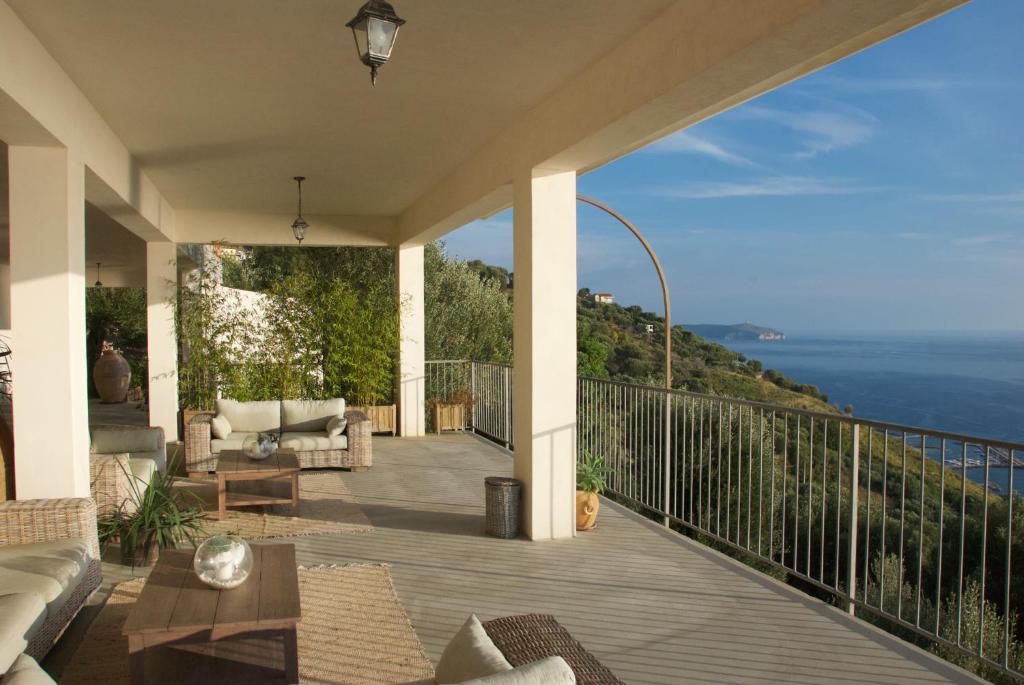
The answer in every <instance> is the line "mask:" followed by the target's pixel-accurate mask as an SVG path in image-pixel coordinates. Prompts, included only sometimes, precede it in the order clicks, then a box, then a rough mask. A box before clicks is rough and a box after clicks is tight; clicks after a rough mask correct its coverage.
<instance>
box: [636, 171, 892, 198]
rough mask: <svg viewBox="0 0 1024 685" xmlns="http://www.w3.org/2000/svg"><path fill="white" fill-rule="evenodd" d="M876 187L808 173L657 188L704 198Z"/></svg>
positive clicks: (828, 192)
mask: <svg viewBox="0 0 1024 685" xmlns="http://www.w3.org/2000/svg"><path fill="white" fill-rule="evenodd" d="M873 190H876V189H875V188H868V187H864V186H856V185H851V184H849V183H844V182H839V181H832V180H825V179H819V178H813V177H808V176H772V177H768V178H761V179H757V180H754V181H746V182H728V181H726V182H720V183H692V184H689V185H683V186H676V187H666V188H659V189H656V190H655V191H654V192H655V193H656V194H657V195H660V196H662V197H670V198H680V199H690V200H703V199H711V198H721V197H784V196H793V195H849V194H852V193H866V192H871V191H873Z"/></svg>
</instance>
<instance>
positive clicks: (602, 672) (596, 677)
mask: <svg viewBox="0 0 1024 685" xmlns="http://www.w3.org/2000/svg"><path fill="white" fill-rule="evenodd" d="M483 628H484V631H485V632H486V633H487V636H488V637H489V638H491V641H492V642H494V645H495V646H496V647H497V648H498V649H499V650H500V651H501V653H502V654H503V655H504V656H505V658H506V659H508V662H509V663H510V664H512V666H522V665H524V664H528V663H531V662H533V661H537V660H539V659H543V658H545V657H549V656H560V657H562V658H563V659H565V661H566V663H568V664H569V667H570V668H572V670H573V673H575V674H576V683H577V685H625V683H623V682H622V681H621V680H619V679H618V678H617V677H616V676H615V674H614V673H612V672H611V670H609V669H608V667H607V666H605V665H604V664H602V663H601V662H600V661H598V660H597V657H595V656H594V655H593V654H591V653H590V652H588V651H587V650H586V649H584V648H583V645H581V644H580V643H579V642H577V641H576V639H575V638H574V637H573V636H572V635H571V634H570V633H569V631H568V630H566V629H565V628H564V627H563V626H562V624H561V623H559V622H558V620H557V619H556V618H555V617H554V616H551V615H550V614H523V615H521V616H505V617H502V618H496V619H494V620H492V621H484V623H483Z"/></svg>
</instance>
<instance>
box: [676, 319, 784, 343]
mask: <svg viewBox="0 0 1024 685" xmlns="http://www.w3.org/2000/svg"><path fill="white" fill-rule="evenodd" d="M683 328H685V329H687V330H689V331H692V332H693V333H696V334H697V335H699V336H701V337H702V338H709V339H711V340H732V341H752V340H765V341H770V340H785V339H786V336H785V334H784V333H783V332H782V331H777V330H775V329H774V328H764V327H763V326H755V325H754V324H752V323H736V324H731V325H730V324H715V323H696V324H683Z"/></svg>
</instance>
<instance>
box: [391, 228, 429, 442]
mask: <svg viewBox="0 0 1024 685" xmlns="http://www.w3.org/2000/svg"><path fill="white" fill-rule="evenodd" d="M395 279H396V281H397V283H398V288H397V290H398V307H399V343H398V345H399V349H398V397H397V401H398V434H399V435H401V436H402V437H407V438H408V437H417V436H422V435H424V434H425V432H426V404H425V403H426V399H427V398H426V383H425V380H426V376H425V366H424V359H423V355H424V313H423V246H422V245H399V246H398V247H397V248H395Z"/></svg>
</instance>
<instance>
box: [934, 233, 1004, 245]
mask: <svg viewBox="0 0 1024 685" xmlns="http://www.w3.org/2000/svg"><path fill="white" fill-rule="evenodd" d="M1019 242H1020V240H1019V239H1018V238H1017V237H1016V236H1014V235H1013V234H1011V233H982V234H979V235H972V236H967V237H964V238H954V239H953V240H951V241H949V244H950V245H952V246H954V247H981V246H985V245H995V244H1009V245H1014V244H1017V243H1019Z"/></svg>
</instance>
